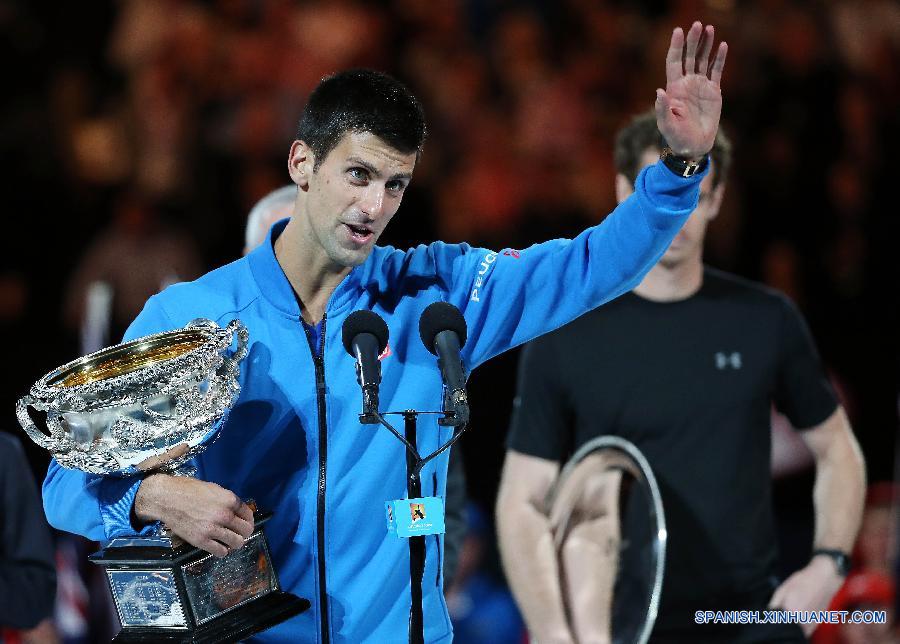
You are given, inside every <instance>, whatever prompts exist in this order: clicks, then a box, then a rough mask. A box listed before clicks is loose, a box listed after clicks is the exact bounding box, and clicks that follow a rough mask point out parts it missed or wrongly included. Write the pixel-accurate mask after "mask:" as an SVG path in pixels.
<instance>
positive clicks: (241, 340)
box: [221, 319, 250, 376]
mask: <svg viewBox="0 0 900 644" xmlns="http://www.w3.org/2000/svg"><path fill="white" fill-rule="evenodd" d="M225 329H226V330H227V331H231V333H232V337H234V335H237V349H236V350H235V352H234V353H233V354H232V355H231V356H230V357H228V358H225V360H224V362H223V363H222V367H221V372H222V373H228V372H234V374H235V376H237V370H238V363H240V361H241V360H243V359H244V358H246V357H247V344H248V343H249V340H250V334H249V333H248V332H247V327H245V326H244V323H243V322H241V321H240V320H238V319H234V320H232V321H231V322H229V323H228V326H226V327H225Z"/></svg>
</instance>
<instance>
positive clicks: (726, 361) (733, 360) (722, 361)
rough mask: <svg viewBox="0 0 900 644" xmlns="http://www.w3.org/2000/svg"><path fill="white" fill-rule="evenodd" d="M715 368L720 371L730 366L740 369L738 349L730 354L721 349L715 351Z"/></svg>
mask: <svg viewBox="0 0 900 644" xmlns="http://www.w3.org/2000/svg"><path fill="white" fill-rule="evenodd" d="M715 358H716V369H719V370H720V371H721V370H723V369H727V368H728V367H731V368H732V369H740V368H741V354H740V352H738V351H733V352H731V354H727V353H725V352H723V351H717V352H716V356H715Z"/></svg>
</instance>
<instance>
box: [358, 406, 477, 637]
mask: <svg viewBox="0 0 900 644" xmlns="http://www.w3.org/2000/svg"><path fill="white" fill-rule="evenodd" d="M420 414H427V415H439V416H441V418H440V419H438V424H439V425H451V426H454V427H455V428H456V429H455V430H454V432H453V436H452V437H451V438H450V440H448V441H447V442H446V443H444V444H443V445H441V446H440V447H439V448H438V449H436V450H435V451H433V452H432V453H431V454H429V455H428V456H426V457H425V458H422V457H421V456H420V455H419V451H418V449H417V437H416V434H417V428H416V425H417V421H418V418H419V415H420ZM391 415H393V416H403V431H404V435H403V436H401V435H400V433H399V432H398V431H397V430H396V429H394V427H392V426H391V424H390V423H388V422H387V420H385V418H384V417H385V416H391ZM462 415H463V414H460V416H462ZM373 416H374V417H375V418H376V419H377V421H378V422H380V423H381V424H382V425H384V426H385V427H387V428H388V429H389V430H390V431H391V433H392V434H394V436H396V437H397V438H398V439H400V441H401V442H402V443H403V444H404V445H405V446H406V491H407V494H408V496H409V498H410V499H417V498H420V497H421V496H422V479H421V476H420V473H421V471H422V468H423V467H424V466H425V464H426V463H427V462H428V461H430V460H431V459H433V458H435V457H436V456H438V455H439V454H441V453H443V452H444V451H446V450H447V449H449V448H450V446H451V445H453V443H455V442H456V441H457V440H459V437H460V436H462V433H463V432H464V431H465V429H466V422H467V421H468V414H465V419H463V418H460V417H458V416H457V412H456V411H454V410H451V411H416V410H415V409H407V410H405V411H389V412H385V413H383V414H382V413H379V412H377V411H376V412H367V413H363V414H360V415H359V420H360V422H361V423H364V424H371V421H372V418H373ZM395 520H399V517H395ZM426 536H427V535H423V536H415V537H410V538H409V582H410V600H411V605H410V609H409V644H424V643H425V618H424V613H423V610H422V583H423V580H424V577H425V538H426Z"/></svg>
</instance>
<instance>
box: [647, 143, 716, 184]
mask: <svg viewBox="0 0 900 644" xmlns="http://www.w3.org/2000/svg"><path fill="white" fill-rule="evenodd" d="M659 158H660V160H661V161H662V162H663V164H664V165H665V166H666V167H667V168H668V169H669V170H671V171H672V172H674V173H675V174H677V175H678V176H679V177H685V178H687V177H692V176H694V175H695V174H697V173H698V172H703V171H704V170H706V166H708V165H709V155H708V154H704V155H703V158H702V159H700V160H699V161H694V160H693V159H686V158H684V157H680V156H678V155H676V154H675V152H674V151H673V150H672V148H670V147H668V146H666V147H664V148H663V149H662V152H661V153H660V155H659Z"/></svg>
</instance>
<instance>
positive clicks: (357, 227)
mask: <svg viewBox="0 0 900 644" xmlns="http://www.w3.org/2000/svg"><path fill="white" fill-rule="evenodd" d="M344 225H345V226H346V227H347V229H348V230H349V231H350V238H351V239H353V241H355V242H357V243H359V244H364V243H366V242H367V241H369V240H370V239H371V238H372V229H371V228H369V227H368V226H364V225H362V224H344Z"/></svg>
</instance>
